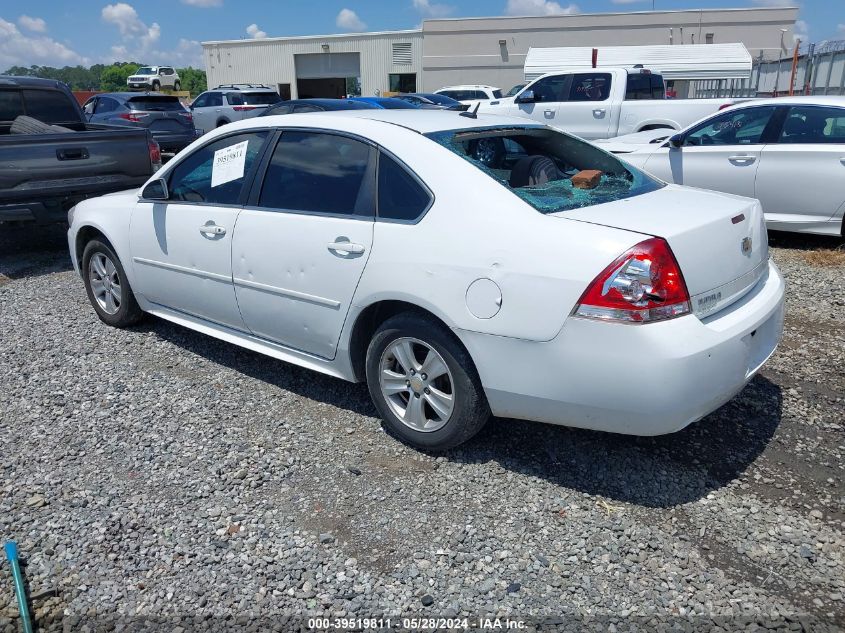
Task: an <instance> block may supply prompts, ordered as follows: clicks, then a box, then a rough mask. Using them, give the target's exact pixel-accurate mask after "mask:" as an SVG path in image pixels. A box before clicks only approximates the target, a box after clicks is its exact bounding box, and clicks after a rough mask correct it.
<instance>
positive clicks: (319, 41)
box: [203, 31, 422, 99]
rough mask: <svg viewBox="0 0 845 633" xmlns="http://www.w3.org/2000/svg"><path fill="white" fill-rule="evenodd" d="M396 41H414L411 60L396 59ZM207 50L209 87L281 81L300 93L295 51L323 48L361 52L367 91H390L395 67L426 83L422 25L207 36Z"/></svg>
mask: <svg viewBox="0 0 845 633" xmlns="http://www.w3.org/2000/svg"><path fill="white" fill-rule="evenodd" d="M394 43H410V44H411V51H412V55H411V63H410V64H394V63H393V50H392V45H393V44H394ZM324 45H327V46H328V50H326V49H324V48H323V46H324ZM203 52H204V55H205V64H206V72H207V73H208V86H209V87H213V86H217V85H220V84H226V83H247V82H252V83H264V84H267V85H268V86H270V87H272V88H276V87H277V85H278V84H280V83H289V84H290V85H291V97H292V98H293V99H296V98H297V96H298V95H297V92H296V65H295V57H294V56H295V55H297V54H302V53H306V54H307V53H324V52H330V53H359V54H360V57H361V93H362V94H363V95H365V96H371V95H374V94H376V91H379V93H384V92H387V91H388V90H389V88H390V85H389V75H390V74H391V73H416V74H417V86H418V88H419V87H421V86H422V76H421V75H422V32H421V31H394V32H387V33H364V34H361V35H342V36H337V35H332V36H319V37H302V38H268V39H263V40H236V41H228V42H204V43H203Z"/></svg>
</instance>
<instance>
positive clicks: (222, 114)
mask: <svg viewBox="0 0 845 633" xmlns="http://www.w3.org/2000/svg"><path fill="white" fill-rule="evenodd" d="M281 100H282V98H281V97H280V96H279V93H278V92H276V91H275V90H273V89H272V88H269V87H267V86H265V85H264V84H225V85H222V86H217V87H216V88H215V89H214V90H207V91H206V92H203V93H202V94H201V95H200V96H198V97H197V98H196V99H194V102H193V103H192V104H191V112H193V114H194V125H196V127H197V132H198V133H202V132H208V131H209V130H213V129H214V128H216V127H220V126H221V125H226V124H227V123H231V122H232V121H240V120H241V119H249V118H251V117H254V116H258V115H259V114H261V113H262V112H263V111H264V110H265V109H266V108H267V107H268V106H271V105H274V104H276V103H278V102H279V101H281Z"/></svg>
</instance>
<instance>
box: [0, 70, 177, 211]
mask: <svg viewBox="0 0 845 633" xmlns="http://www.w3.org/2000/svg"><path fill="white" fill-rule="evenodd" d="M33 119H35V120H34V121H33ZM160 166H161V151H160V149H159V147H158V144H157V143H156V142H155V141H154V140H153V138H152V136H150V133H149V132H148V131H147V130H146V129H132V128H127V127H122V126H113V125H106V124H95V123H87V122H86V121H85V118H84V116H83V113H82V109H81V108H80V107H79V104H78V103H77V101H76V99H75V98H74V96H73V93H71V91H70V89H69V88H68V87H67V86H66V85H65V84H63V83H61V82H58V81H53V80H50V79H36V78H33V77H8V76H3V75H0V223H2V222H12V221H35V222H38V223H50V222H65V221H67V211H68V209H70V208H71V207H72V206H73V205H75V204H76V203H77V202H79V201H81V200H84V199H85V198H91V197H94V196H100V195H103V194H105V193H111V192H113V191H122V190H125V189H132V188H134V187H138V186H140V185H141V184H143V183H144V182H145V181H146V180H147V179H148V178H149V177H150V175H151V174H152V173H153V172H154V171H155V170H157V169H158V168H159V167H160Z"/></svg>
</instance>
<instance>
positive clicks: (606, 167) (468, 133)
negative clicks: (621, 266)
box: [427, 126, 665, 214]
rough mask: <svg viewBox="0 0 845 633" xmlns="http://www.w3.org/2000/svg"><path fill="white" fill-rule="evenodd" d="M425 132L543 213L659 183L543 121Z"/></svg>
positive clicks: (605, 199)
mask: <svg viewBox="0 0 845 633" xmlns="http://www.w3.org/2000/svg"><path fill="white" fill-rule="evenodd" d="M427 136H428V137H429V138H431V139H432V140H434V141H435V142H437V143H439V144H440V145H442V146H444V147H446V148H447V149H449V150H450V151H452V152H454V153H455V154H457V155H458V156H461V157H462V158H464V159H466V160H467V161H469V162H470V163H472V164H473V165H475V166H476V167H477V168H478V169H480V170H481V171H483V172H484V173H485V174H487V175H488V176H490V177H491V178H493V179H494V180H496V181H497V182H499V183H500V184H501V185H503V186H505V187H507V188H508V189H510V190H511V191H512V192H513V193H514V194H516V195H517V196H519V197H520V198H522V199H523V200H524V201H525V202H527V203H528V204H530V205H531V206H532V207H534V208H535V209H537V211H539V212H540V213H543V214H548V213H557V212H559V211H569V210H571V209H580V208H583V207H589V206H592V205H596V204H603V203H605V202H613V201H615V200H622V199H623V198H631V197H633V196H639V195H642V194H645V193H649V192H652V191H655V190H657V189H660V188H661V187H663V186H665V185H664V183H662V182H660V181H659V180H656V179H654V178H652V177H650V176H648V175H646V174H645V173H643V172H641V171H640V170H638V169H635V168H633V167H631V166H629V165H625V164H624V163H622V161H620V160H619V159H618V158H616V157H615V156H613V155H612V154H608V153H606V152H605V151H603V150H600V149H599V148H597V147H595V146H593V145H590V144H589V143H587V142H586V141H583V140H581V139H579V138H575V137H574V136H570V135H568V134H564V133H562V132H557V131H554V130H551V129H549V128H545V127H540V126H536V127H507V128H502V127H494V128H474V129H467V130H449V131H446V132H434V133H431V134H428V135H427Z"/></svg>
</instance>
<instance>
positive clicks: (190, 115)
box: [179, 112, 194, 121]
mask: <svg viewBox="0 0 845 633" xmlns="http://www.w3.org/2000/svg"><path fill="white" fill-rule="evenodd" d="M179 116H183V117H185V119H186V120H188V121H193V120H194V115H193V114H191V113H190V112H180V113H179Z"/></svg>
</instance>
